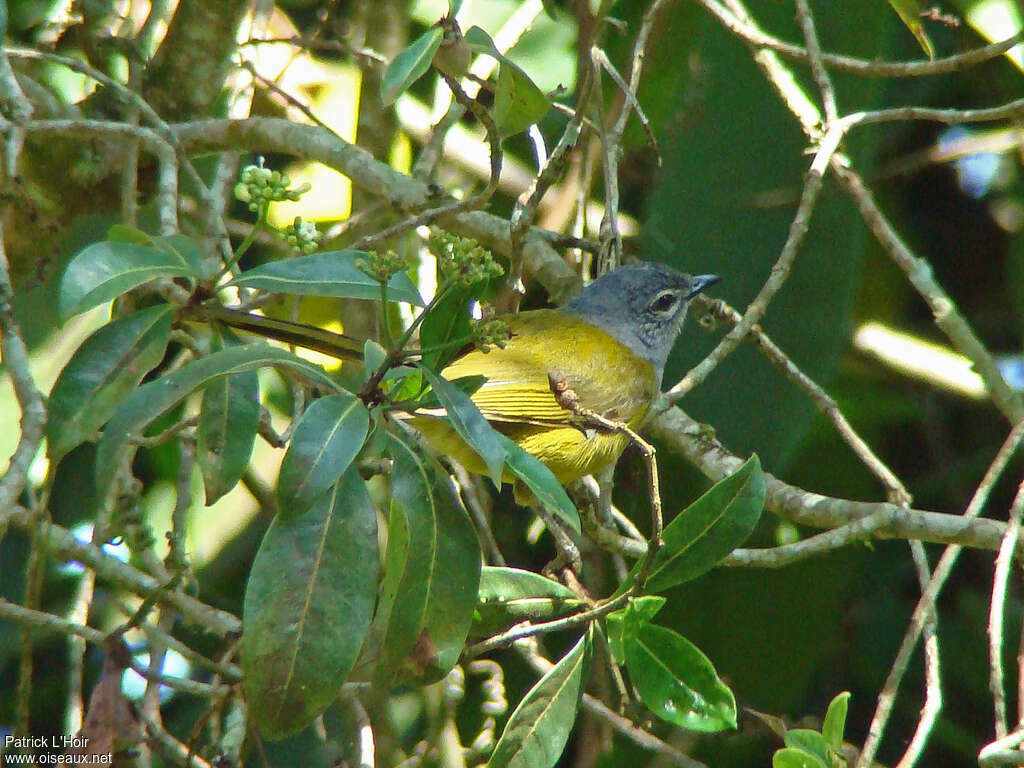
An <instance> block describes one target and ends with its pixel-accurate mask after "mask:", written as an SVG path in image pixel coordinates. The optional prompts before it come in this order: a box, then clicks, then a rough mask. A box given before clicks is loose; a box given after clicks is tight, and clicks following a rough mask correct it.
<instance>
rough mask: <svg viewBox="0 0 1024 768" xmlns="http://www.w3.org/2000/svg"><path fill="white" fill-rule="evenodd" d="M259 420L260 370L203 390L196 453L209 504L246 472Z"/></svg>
mask: <svg viewBox="0 0 1024 768" xmlns="http://www.w3.org/2000/svg"><path fill="white" fill-rule="evenodd" d="M228 338H231V337H228ZM229 343H232V346H237V344H238V342H237V341H233V342H229ZM259 421H260V380H259V376H258V374H257V373H256V371H245V372H243V373H236V374H235V375H233V376H221V377H219V378H216V379H214V380H213V381H212V382H210V383H209V384H208V385H207V386H206V388H205V389H204V390H203V400H202V403H201V404H200V406H199V429H198V430H197V434H196V452H197V458H198V463H199V469H200V470H201V471H202V474H203V486H204V487H205V489H206V503H207V505H210V504H213V502H215V501H216V500H217V499H219V498H220V497H221V496H223V495H224V494H225V493H227V492H228V491H230V490H231V489H232V488H234V487H235V484H236V483H237V482H238V479H239V478H240V477H241V476H242V473H243V472H245V468H246V467H247V466H248V465H249V458H250V457H251V456H252V448H253V443H255V441H256V430H257V428H258V426H259Z"/></svg>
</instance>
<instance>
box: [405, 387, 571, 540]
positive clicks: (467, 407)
mask: <svg viewBox="0 0 1024 768" xmlns="http://www.w3.org/2000/svg"><path fill="white" fill-rule="evenodd" d="M420 370H421V371H423V377H424V378H425V379H426V380H427V383H428V384H430V388H431V389H432V390H433V392H434V394H435V395H436V396H437V401H438V404H439V405H440V406H441V407H442V408H444V409H445V410H446V411H447V412H448V421H449V422H450V423H451V425H452V427H453V428H454V429H455V432H456V433H457V434H458V435H459V437H461V438H462V439H463V440H465V441H466V445H468V446H469V447H470V448H472V449H473V450H474V451H476V452H477V454H478V455H479V456H480V458H481V459H483V461H484V464H485V465H486V466H487V471H488V472H489V473H490V475H491V479H492V480H493V481H494V484H495V485H496V486H498V487H499V488H500V487H501V474H502V469H503V467H504V466H505V448H504V446H503V444H502V442H501V435H500V434H499V433H498V432H496V431H495V430H494V428H493V427H492V426H491V425H490V423H488V421H487V419H485V418H484V417H483V414H482V413H480V409H478V408H477V407H476V404H475V403H474V402H473V401H472V400H470V399H469V395H467V394H466V393H465V392H463V391H462V390H461V389H459V388H458V387H457V386H455V385H454V384H452V383H451V382H450V381H448V380H447V379H445V378H444V377H442V376H438V375H437V374H436V373H434V372H433V371H432V370H430V369H429V368H420ZM573 511H575V509H574V510H573ZM577 525H578V524H577Z"/></svg>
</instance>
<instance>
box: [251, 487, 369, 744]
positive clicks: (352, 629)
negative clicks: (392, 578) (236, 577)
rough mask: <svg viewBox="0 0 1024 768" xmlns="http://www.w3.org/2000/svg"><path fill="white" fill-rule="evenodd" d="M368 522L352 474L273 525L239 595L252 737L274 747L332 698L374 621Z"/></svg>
mask: <svg viewBox="0 0 1024 768" xmlns="http://www.w3.org/2000/svg"><path fill="white" fill-rule="evenodd" d="M377 574H378V557H377V518H376V513H375V511H374V508H373V504H372V503H371V501H370V497H369V494H368V493H367V491H366V486H365V484H364V483H363V480H362V478H360V476H359V472H358V470H356V468H354V467H351V468H350V469H349V471H347V472H346V473H345V474H344V475H343V476H342V478H341V480H339V481H338V484H337V485H336V486H335V487H334V489H332V490H331V491H330V492H329V493H327V494H325V495H323V496H321V498H320V500H319V501H318V502H317V503H316V504H315V505H314V507H313V509H311V510H309V512H307V513H306V514H305V515H301V516H299V517H295V518H293V519H291V520H282V519H281V518H280V517H278V518H276V519H275V520H274V522H273V524H272V525H271V527H270V529H269V530H268V531H267V533H266V535H265V536H264V537H263V543H262V545H261V546H260V550H259V553H258V554H257V555H256V560H255V562H254V563H253V566H252V570H251V572H250V574H249V583H248V585H247V587H246V591H245V606H244V619H243V627H244V631H243V633H242V670H243V674H244V678H243V684H244V687H245V693H246V702H247V704H248V707H249V715H250V717H251V718H252V720H253V722H254V723H255V724H256V727H257V728H259V730H260V733H261V734H262V735H263V736H265V737H267V738H271V739H276V738H283V737H285V736H287V735H289V734H292V733H295V732H296V731H299V730H301V729H302V728H304V727H305V726H307V725H308V724H309V723H311V722H312V721H313V720H314V719H315V718H316V717H317V716H318V715H319V714H320V713H321V712H322V711H323V710H324V709H326V708H327V707H328V706H329V705H330V703H331V702H332V701H333V700H334V699H335V697H336V696H337V695H338V692H339V691H340V690H341V685H342V683H344V682H345V677H346V676H347V675H348V673H349V670H351V668H352V665H353V663H354V662H355V659H356V655H357V654H358V652H359V648H360V646H361V645H362V643H363V639H364V637H365V636H366V631H367V628H368V627H369V625H370V619H371V617H372V615H373V606H374V599H375V596H376V591H377Z"/></svg>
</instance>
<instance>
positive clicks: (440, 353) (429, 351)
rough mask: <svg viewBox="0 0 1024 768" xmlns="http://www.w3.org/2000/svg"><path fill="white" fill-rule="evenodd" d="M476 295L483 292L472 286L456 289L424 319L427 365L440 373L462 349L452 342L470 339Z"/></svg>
mask: <svg viewBox="0 0 1024 768" xmlns="http://www.w3.org/2000/svg"><path fill="white" fill-rule="evenodd" d="M438 271H439V272H440V270H438ZM438 277H440V275H439V276H438ZM474 295H479V293H478V292H474V289H473V287H472V286H470V287H469V288H462V287H458V286H456V287H454V288H452V289H451V290H449V291H448V293H447V294H445V295H444V296H443V297H442V298H441V300H440V301H439V302H438V303H437V304H435V305H434V306H432V307H431V308H430V311H429V312H427V316H426V317H424V318H423V322H422V323H421V324H420V346H421V347H422V348H423V350H424V352H423V364H424V365H425V366H427V367H428V368H431V369H433V370H435V371H439V370H441V369H442V368H444V366H445V365H446V364H447V363H448V361H449V360H451V359H452V358H453V357H454V356H455V354H456V353H457V352H458V351H459V347H458V345H457V344H450V342H453V341H458V340H459V339H465V340H467V341H468V340H469V338H470V334H471V333H472V330H473V329H472V324H471V320H470V316H469V301H470V298H471V297H472V296H474ZM449 344H450V345H449Z"/></svg>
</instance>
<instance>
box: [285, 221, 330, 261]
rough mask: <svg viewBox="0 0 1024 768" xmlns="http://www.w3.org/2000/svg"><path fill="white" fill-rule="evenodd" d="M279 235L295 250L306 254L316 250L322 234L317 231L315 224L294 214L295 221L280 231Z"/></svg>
mask: <svg viewBox="0 0 1024 768" xmlns="http://www.w3.org/2000/svg"><path fill="white" fill-rule="evenodd" d="M281 237H283V238H284V239H285V242H287V243H288V245H290V246H291V247H292V248H294V249H295V250H297V251H300V252H302V253H307V254H308V253H313V252H315V251H316V249H317V247H318V245H319V240H320V238H321V237H323V235H322V234H321V233H320V232H318V231H317V228H316V224H314V223H313V222H311V221H303V220H302V217H301V216H296V217H295V221H294V222H293V223H291V224H289V225H288V226H287V227H285V228H284V229H283V230H282V231H281Z"/></svg>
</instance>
